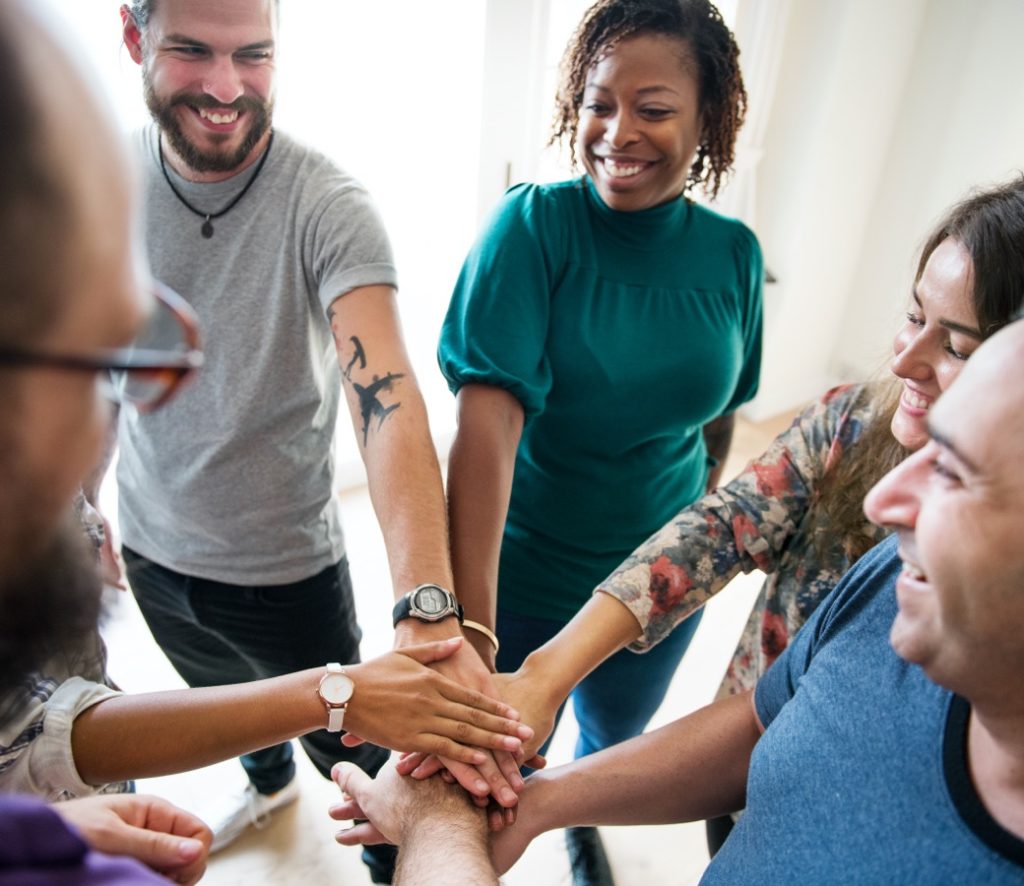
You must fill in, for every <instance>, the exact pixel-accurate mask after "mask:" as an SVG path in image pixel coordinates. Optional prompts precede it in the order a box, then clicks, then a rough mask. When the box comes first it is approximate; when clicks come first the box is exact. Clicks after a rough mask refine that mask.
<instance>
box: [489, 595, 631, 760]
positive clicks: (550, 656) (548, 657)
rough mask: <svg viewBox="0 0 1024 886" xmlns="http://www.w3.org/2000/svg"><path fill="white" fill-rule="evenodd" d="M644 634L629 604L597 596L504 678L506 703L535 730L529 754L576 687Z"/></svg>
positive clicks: (542, 737)
mask: <svg viewBox="0 0 1024 886" xmlns="http://www.w3.org/2000/svg"><path fill="white" fill-rule="evenodd" d="M640 633H641V631H640V625H639V624H638V622H637V620H636V617H635V616H634V615H633V613H632V612H630V610H629V609H627V608H626V606H625V604H623V603H621V602H620V601H619V600H617V599H616V598H615V597H612V596H610V595H608V594H602V593H598V594H594V595H593V596H592V597H591V598H590V599H589V600H588V601H587V603H586V605H585V606H584V607H583V608H582V609H581V610H580V611H579V612H577V613H576V615H574V616H573V618H572V621H570V622H569V623H568V624H567V625H566V626H565V627H564V628H562V630H560V631H559V632H558V633H557V634H556V635H555V636H554V637H552V638H551V639H550V640H548V642H547V643H545V644H544V645H543V646H541V647H540V648H538V649H535V650H534V651H533V652H531V653H530V654H529V655H528V656H527V657H526V661H524V662H523V664H522V667H520V668H519V670H518V671H516V672H515V673H514V674H506V675H502V680H503V681H504V686H505V692H504V697H505V700H506V701H508V702H509V704H511V705H512V706H513V707H515V708H516V710H518V711H519V712H520V713H521V714H522V716H523V719H524V721H525V722H526V723H528V724H529V725H530V726H532V727H533V729H534V738H533V741H531V742H529V743H528V744H527V751H526V752H527V754H528V755H529V754H530V753H531V752H533V751H534V750H535V749H536V748H539V747H540V745H542V744H543V743H544V741H545V739H547V737H548V735H550V734H551V730H552V728H553V727H554V721H555V713H556V712H557V711H558V707H559V705H561V704H562V702H563V701H565V699H566V698H567V697H568V695H569V693H570V692H572V690H573V689H574V688H575V687H576V685H577V684H578V683H579V682H580V681H581V680H582V679H583V678H584V677H586V676H587V674H589V673H590V672H591V671H592V670H594V668H596V667H597V666H598V665H599V664H601V662H603V661H604V660H605V659H606V658H608V657H609V656H610V655H612V654H614V653H615V652H618V651H619V650H620V649H622V648H623V647H624V646H626V645H627V644H629V643H631V642H632V641H634V640H636V639H637V638H638V637H639V636H640Z"/></svg>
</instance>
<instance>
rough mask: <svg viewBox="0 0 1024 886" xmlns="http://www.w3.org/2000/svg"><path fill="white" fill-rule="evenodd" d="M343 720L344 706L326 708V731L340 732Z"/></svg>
mask: <svg viewBox="0 0 1024 886" xmlns="http://www.w3.org/2000/svg"><path fill="white" fill-rule="evenodd" d="M344 722H345V709H344V708H328V710H327V731H328V732H341V727H342V724H343V723H344Z"/></svg>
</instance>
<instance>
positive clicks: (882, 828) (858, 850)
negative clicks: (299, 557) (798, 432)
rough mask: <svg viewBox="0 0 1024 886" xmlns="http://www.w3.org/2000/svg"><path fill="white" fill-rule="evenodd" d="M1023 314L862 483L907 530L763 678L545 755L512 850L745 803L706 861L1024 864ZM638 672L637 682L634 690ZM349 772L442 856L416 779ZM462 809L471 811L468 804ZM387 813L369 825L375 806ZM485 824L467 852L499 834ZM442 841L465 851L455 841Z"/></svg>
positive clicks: (375, 802)
mask: <svg viewBox="0 0 1024 886" xmlns="http://www.w3.org/2000/svg"><path fill="white" fill-rule="evenodd" d="M1022 364H1024V322H1018V323H1015V324H1013V325H1011V326H1010V327H1009V328H1008V329H1006V330H1003V331H1002V332H1000V333H999V334H997V335H995V336H994V337H993V338H992V339H990V340H989V341H988V342H986V343H985V344H984V345H983V346H982V347H981V348H980V349H979V350H978V351H977V352H976V354H975V355H974V356H973V357H972V358H971V361H970V363H969V364H968V365H967V366H966V367H965V369H964V371H963V373H962V375H961V376H960V378H959V379H958V380H957V382H956V383H955V384H953V385H952V387H951V388H950V389H949V390H948V391H947V392H946V393H945V394H944V395H943V397H942V399H941V400H940V401H938V402H937V403H936V405H935V406H933V408H932V410H931V414H930V416H929V422H928V425H929V436H930V440H929V442H928V443H927V444H926V445H925V447H924V448H923V449H921V450H919V451H918V452H917V453H915V454H914V455H912V456H911V457H910V458H909V459H908V460H907V461H906V462H904V463H903V464H902V465H900V466H899V467H898V468H896V469H895V470H893V471H892V472H891V473H890V474H889V475H888V476H886V477H885V478H884V479H883V480H882V481H881V482H879V483H878V485H877V486H876V487H875V488H874V489H873V490H872V491H871V493H870V494H869V495H868V498H867V500H866V502H865V511H866V513H867V514H868V516H869V517H870V518H871V519H872V520H873V521H875V522H876V523H878V524H880V525H885V526H888V527H891V528H892V529H893V530H894V534H893V536H892V537H891V538H890V539H888V540H887V541H885V542H883V543H882V544H880V545H879V546H878V547H877V548H875V550H874V551H872V552H871V553H870V554H868V555H867V556H865V557H864V558H863V559H862V560H861V561H860V562H859V563H858V564H857V566H856V567H855V568H854V569H853V570H852V571H851V572H850V573H849V574H848V575H847V577H846V578H845V579H844V580H843V581H842V582H841V583H840V585H839V586H838V587H837V588H836V589H835V591H834V592H833V594H832V595H831V596H830V597H829V598H827V599H826V601H825V602H823V603H822V605H821V606H820V607H819V608H818V610H817V612H816V613H815V614H814V616H813V617H812V618H811V620H810V621H808V622H807V624H806V626H805V627H804V629H803V630H802V631H801V632H800V634H799V635H798V636H797V637H796V639H795V641H794V642H793V643H792V644H791V645H790V646H789V648H788V649H787V650H786V652H785V653H784V655H783V656H782V657H781V658H780V659H779V660H778V661H777V662H776V664H775V665H774V666H773V667H772V668H771V669H770V670H769V671H768V673H767V674H766V675H765V677H764V678H763V679H762V680H761V682H760V684H759V685H758V687H757V689H756V690H755V691H754V692H753V693H747V694H746V695H741V696H734V697H732V698H729V699H727V700H724V701H720V702H716V703H715V704H713V705H710V706H708V707H706V708H704V709H703V710H700V711H697V712H696V713H695V714H693V715H691V716H689V717H685V718H683V719H681V720H678V721H676V722H675V723H672V724H670V725H669V726H666V727H664V728H662V729H659V730H657V731H655V732H651V733H648V734H646V735H642V736H639V737H638V738H635V739H633V740H631V741H628V742H624V743H622V744H620V745H616V746H615V747H612V748H609V749H607V750H605V751H603V752H600V753H598V754H594V755H592V756H589V757H586V758H583V759H580V760H577V761H575V762H574V763H572V764H570V765H568V766H563V767H559V768H557V769H554V770H552V771H551V772H539V773H537V774H536V775H534V776H533V777H531V778H530V779H529V780H528V781H527V787H526V789H525V790H524V792H523V794H522V795H521V798H520V803H519V816H518V821H517V823H516V825H515V826H514V827H512V828H507V829H505V830H504V831H502V832H501V833H500V834H499V835H498V836H496V837H495V838H493V840H492V845H491V847H490V848H491V851H492V854H493V855H492V857H493V860H494V864H495V866H496V867H497V869H498V870H499V871H503V870H505V869H506V868H508V867H509V866H510V865H511V864H512V863H513V862H514V861H515V860H516V859H517V858H518V857H519V855H520V854H521V853H522V851H523V849H525V847H526V845H527V844H528V843H529V842H530V840H531V839H532V838H533V837H534V836H536V835H537V834H539V833H542V832H543V831H546V830H550V829H553V828H559V827H565V826H569V825H599V824H609V825H611V824H641V823H645V824H657V823H667V822H678V821H686V820H696V819H701V818H707V817H711V816H714V815H721V814H723V813H726V812H731V811H734V810H737V809H741V808H744V807H746V813H745V814H744V816H743V818H742V819H741V821H740V823H739V825H738V826H737V827H736V828H735V830H734V831H733V833H732V835H731V836H730V838H729V839H728V841H727V842H726V843H725V846H724V847H723V849H722V851H721V852H720V853H719V854H718V855H717V856H716V857H715V859H714V860H713V862H712V864H711V866H710V867H709V868H708V870H707V872H706V874H705V878H704V882H706V883H747V882H764V883H779V882H789V881H793V882H799V883H829V884H833V883H877V882H892V883H932V882H953V883H967V882H970V883H1018V882H1019V883H1024V679H1022V675H1024V546H1022V545H1021V543H1020V530H1021V525H1022V524H1021V518H1020V516H1019V506H1020V502H1021V501H1024V471H1022V470H1021V465H1022V456H1024V386H1021V385H1019V384H1015V383H1011V384H1007V380H1010V379H1016V378H1019V375H1020V366H1021V365H1022ZM626 691H628V689H627V690H626ZM335 778H336V780H337V781H338V782H339V784H340V785H341V786H342V788H343V789H344V790H345V791H347V792H348V793H349V794H350V795H352V796H353V798H354V799H353V800H352V801H351V802H350V803H348V804H346V805H345V808H343V809H342V810H337V811H335V813H334V815H335V817H338V818H341V817H343V816H345V815H350V814H355V813H356V812H360V811H361V812H363V813H365V814H366V815H368V817H369V818H370V819H371V821H372V822H373V825H368V824H366V825H359V826H357V827H355V828H353V829H352V830H351V831H350V832H349V834H348V836H346V837H344V838H343V841H344V842H356V841H358V840H359V839H370V838H371V837H372V835H373V832H374V831H375V830H376V831H377V832H379V833H382V834H384V835H386V836H388V837H391V838H394V839H395V840H396V841H398V842H401V843H402V844H403V845H404V846H406V849H405V850H404V851H403V853H402V855H401V856H400V866H402V867H408V868H409V869H410V870H411V869H416V870H420V871H424V870H429V867H430V865H431V864H432V862H433V847H434V845H435V843H436V841H432V840H429V839H426V838H425V837H423V836H422V835H420V834H419V831H420V830H422V829H423V828H428V827H429V828H436V827H437V821H436V820H434V821H431V820H430V816H419V818H416V817H415V816H413V815H410V814H408V810H410V809H412V808H415V806H414V804H413V801H412V800H410V798H415V795H416V792H418V791H421V790H422V791H430V790H436V788H430V787H422V786H418V785H416V784H410V783H409V780H407V779H397V778H393V777H391V776H390V774H387V777H385V778H382V779H381V781H380V782H378V783H373V782H370V781H369V779H368V778H366V777H365V776H363V775H362V774H361V773H360V772H359V771H358V770H355V769H354V767H350V766H347V765H342V766H339V767H337V768H336V773H335ZM445 814H447V815H448V816H449V817H452V818H455V817H467V818H468V817H469V816H471V815H472V814H473V813H472V810H470V809H468V804H464V805H463V806H462V807H459V808H456V807H454V806H453V807H452V809H451V810H449V811H448V812H447V813H445ZM374 826H375V827H374ZM486 851H487V846H486V841H485V839H484V838H483V837H481V838H480V839H479V840H478V841H477V842H476V843H475V844H474V845H473V847H472V849H471V850H463V853H464V854H466V855H467V856H470V855H472V854H474V853H475V854H479V853H486ZM444 863H445V864H447V865H452V864H453V860H452V857H451V853H448V854H447V857H446V858H445V859H444Z"/></svg>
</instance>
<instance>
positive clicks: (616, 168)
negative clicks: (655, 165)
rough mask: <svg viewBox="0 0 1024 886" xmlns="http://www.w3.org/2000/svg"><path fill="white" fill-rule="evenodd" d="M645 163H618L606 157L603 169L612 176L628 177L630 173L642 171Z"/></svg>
mask: <svg viewBox="0 0 1024 886" xmlns="http://www.w3.org/2000/svg"><path fill="white" fill-rule="evenodd" d="M646 165H647V164H646V163H629V164H626V163H618V162H617V161H615V160H612V159H610V158H608V157H605V158H604V171H605V172H607V173H608V174H609V175H610V176H611V177H612V178H629V176H631V175H636V174H637V173H638V172H642V171H643V169H644V168H645V167H646Z"/></svg>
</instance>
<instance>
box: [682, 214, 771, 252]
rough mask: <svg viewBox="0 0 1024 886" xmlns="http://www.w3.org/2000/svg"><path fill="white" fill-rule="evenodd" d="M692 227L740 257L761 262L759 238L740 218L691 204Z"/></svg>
mask: <svg viewBox="0 0 1024 886" xmlns="http://www.w3.org/2000/svg"><path fill="white" fill-rule="evenodd" d="M690 219H691V226H692V227H693V228H694V229H695V230H697V231H699V232H700V234H701V235H702V236H703V237H705V238H707V239H709V240H710V241H711V242H712V243H714V244H716V245H719V246H729V247H731V248H732V249H733V250H734V251H735V252H737V253H738V254H740V255H745V256H747V257H749V258H751V259H756V260H757V262H759V263H760V261H761V245H760V244H759V243H758V241H757V236H756V235H755V234H754V232H753V231H752V230H750V228H748V227H747V226H746V225H745V224H744V223H743V222H741V221H740V220H739V219H738V218H732V217H731V216H727V215H722V214H721V213H718V212H715V210H713V209H710V208H708V207H707V206H703V205H702V204H700V203H692V202H691V203H690Z"/></svg>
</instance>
